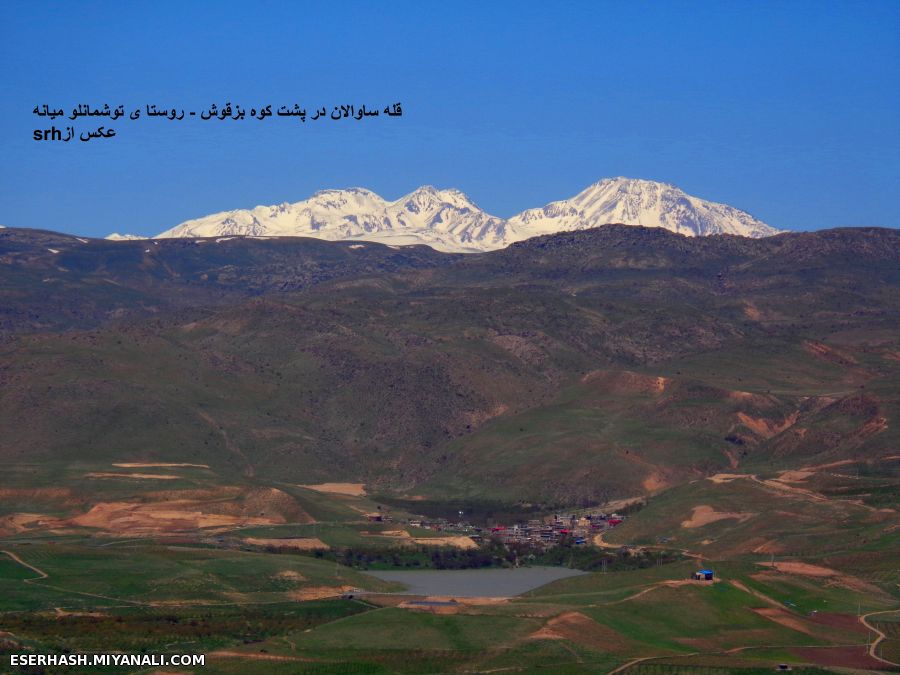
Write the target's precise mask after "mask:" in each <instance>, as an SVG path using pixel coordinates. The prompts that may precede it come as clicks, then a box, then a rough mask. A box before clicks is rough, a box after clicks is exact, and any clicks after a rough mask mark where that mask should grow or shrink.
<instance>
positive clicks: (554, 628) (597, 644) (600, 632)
mask: <svg viewBox="0 0 900 675" xmlns="http://www.w3.org/2000/svg"><path fill="white" fill-rule="evenodd" d="M528 637H529V638H531V639H532V640H569V641H570V642H575V643H576V644H580V645H584V646H585V647H590V648H593V649H599V650H603V651H611V652H614V651H619V650H621V649H622V648H623V647H624V646H625V639H624V637H623V636H622V634H621V633H619V632H617V631H615V630H613V629H612V628H610V627H609V626H604V625H603V624H600V623H597V622H596V621H594V620H593V619H591V618H590V617H588V616H585V615H584V614H582V613H581V612H565V613H563V614H560V615H559V616H556V617H553V618H552V619H550V620H549V621H548V622H547V623H546V624H544V626H543V627H542V628H540V629H538V630H536V631H535V632H534V633H532V634H531V635H529V636H528Z"/></svg>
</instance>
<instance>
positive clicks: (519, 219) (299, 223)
mask: <svg viewBox="0 0 900 675" xmlns="http://www.w3.org/2000/svg"><path fill="white" fill-rule="evenodd" d="M609 223H621V224H625V225H643V226H645V227H661V228H664V229H666V230H670V231H672V232H677V233H680V234H685V235H688V236H704V235H710V234H737V235H742V236H746V237H754V238H758V237H766V236H769V235H773V234H777V233H778V232H779V230H777V229H775V228H773V227H771V226H769V225H766V224H765V223H763V222H761V221H759V220H757V219H756V218H754V217H753V216H751V215H750V214H748V213H746V212H744V211H741V210H739V209H736V208H734V207H731V206H728V205H725V204H718V203H715V202H710V201H706V200H703V199H700V198H698V197H693V196H691V195H688V194H686V193H685V192H684V191H683V190H681V189H679V188H677V187H675V186H674V185H670V184H668V183H658V182H654V181H649V180H640V179H634V178H621V177H620V178H606V179H603V180H601V181H598V182H597V183H594V184H593V185H591V186H589V187H587V188H586V189H585V190H583V191H581V192H580V193H578V194H577V195H575V196H574V197H572V198H571V199H565V200H562V201H556V202H551V203H550V204H547V205H546V206H544V207H542V208H536V209H528V210H526V211H523V212H522V213H519V214H518V215H516V216H513V217H512V218H509V219H503V218H498V217H496V216H492V215H490V214H488V213H485V212H484V211H483V210H482V209H481V208H479V207H478V206H477V205H476V204H475V203H474V202H473V201H472V200H471V199H469V197H467V196H466V195H465V194H464V193H462V192H460V191H459V190H454V189H448V190H438V189H436V188H434V187H431V186H424V187H420V188H418V189H417V190H415V191H413V192H411V193H410V194H408V195H406V196H404V197H401V198H400V199H398V200H396V201H387V200H385V199H383V198H382V197H380V196H379V195H377V194H375V193H374V192H372V191H371V190H366V189H363V188H351V189H347V190H322V191H320V192H317V193H315V194H314V195H313V196H312V197H310V198H309V199H305V200H303V201H299V202H295V203H288V202H285V203H283V204H278V205H276V206H257V207H256V208H253V209H238V210H234V211H222V212H220V213H214V214H212V215H209V216H204V217H203V218H197V219H194V220H188V221H186V222H184V223H181V224H180V225H176V226H175V227H173V228H171V229H169V230H166V231H165V232H163V233H162V234H160V235H158V236H157V237H156V238H157V239H168V238H193V237H227V236H253V237H271V236H303V237H316V238H318V239H326V240H330V241H337V240H360V241H374V242H379V243H383V244H388V245H409V244H425V245H428V246H431V247H433V248H435V249H437V250H439V251H448V252H475V251H490V250H494V249H500V248H505V247H506V246H508V245H509V244H511V243H513V242H516V241H522V240H524V239H530V238H531V237H536V236H540V235H545V234H555V233H558V232H570V231H573V230H583V229H587V228H591V227H596V226H598V225H606V224H609ZM131 238H139V237H135V235H120V234H112V235H110V236H109V239H118V240H120V239H131Z"/></svg>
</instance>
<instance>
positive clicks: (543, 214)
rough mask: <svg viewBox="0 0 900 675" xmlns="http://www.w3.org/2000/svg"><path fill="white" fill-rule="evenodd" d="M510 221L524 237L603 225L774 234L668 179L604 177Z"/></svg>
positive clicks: (697, 232) (698, 232)
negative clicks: (571, 194) (677, 185)
mask: <svg viewBox="0 0 900 675" xmlns="http://www.w3.org/2000/svg"><path fill="white" fill-rule="evenodd" d="M509 223H510V225H511V226H513V228H514V229H516V230H517V231H519V232H520V233H521V234H524V235H525V236H526V237H533V236H537V235H541V234H551V233H553V232H564V231H569V230H580V229H584V228H586V227H595V226H597V225H605V224H607V223H622V224H624V225H643V226H644V227H662V228H665V229H667V230H671V231H672V232H678V233H679V234H684V235H687V236H702V235H709V234H739V235H743V236H746V237H765V236H769V235H772V234H777V233H778V230H776V229H775V228H773V227H770V226H768V225H766V224H765V223H763V222H761V221H759V220H757V219H756V218H754V217H753V216H751V215H750V214H749V213H746V212H744V211H740V210H739V209H736V208H734V207H732V206H728V205H727V204H718V203H716V202H709V201H706V200H703V199H699V198H698V197H692V196H691V195H688V194H686V193H685V192H684V191H683V190H681V189H680V188H678V187H676V186H674V185H671V184H669V183H658V182H655V181H650V180H642V179H638V178H624V177H619V178H605V179H603V180H601V181H598V182H596V183H594V184H593V185H590V186H588V187H587V188H585V189H584V190H582V191H581V192H579V193H578V194H577V195H575V196H574V197H572V198H570V199H565V200H562V201H558V202H551V203H550V204H547V206H545V207H543V208H540V209H529V210H528V211H523V212H522V213H520V214H519V215H518V216H515V217H513V218H510V220H509Z"/></svg>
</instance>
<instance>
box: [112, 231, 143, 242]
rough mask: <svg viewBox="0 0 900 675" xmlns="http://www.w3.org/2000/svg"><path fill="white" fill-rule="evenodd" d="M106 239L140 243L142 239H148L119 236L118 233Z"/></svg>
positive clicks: (133, 235) (126, 235)
mask: <svg viewBox="0 0 900 675" xmlns="http://www.w3.org/2000/svg"><path fill="white" fill-rule="evenodd" d="M106 239H109V240H110V241H139V240H141V239H147V237H141V236H139V235H137V234H119V233H118V232H113V233H112V234H111V235H109V236H107V237H106Z"/></svg>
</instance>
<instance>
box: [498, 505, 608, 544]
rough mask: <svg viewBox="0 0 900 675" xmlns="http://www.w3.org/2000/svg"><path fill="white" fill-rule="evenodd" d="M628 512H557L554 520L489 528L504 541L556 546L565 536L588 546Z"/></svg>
mask: <svg viewBox="0 0 900 675" xmlns="http://www.w3.org/2000/svg"><path fill="white" fill-rule="evenodd" d="M623 520H624V516H620V515H619V514H617V513H613V514H606V513H589V514H585V515H576V514H569V515H566V516H563V515H556V516H554V517H553V518H552V519H551V520H548V521H542V520H529V521H528V522H527V523H515V524H514V525H510V526H508V527H507V526H505V525H496V526H494V527H491V528H489V532H488V533H487V534H488V536H490V537H496V538H497V539H499V540H500V541H502V542H503V543H514V542H518V543H529V544H537V545H542V546H554V545H556V544H558V543H559V542H560V540H562V539H564V538H570V539H571V540H572V542H573V543H574V544H575V545H576V546H584V545H586V544H588V543H590V541H591V537H592V536H593V535H595V534H599V533H601V532H603V531H604V530H608V529H610V528H612V527H615V526H616V525H619V524H621V523H622V521H623Z"/></svg>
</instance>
